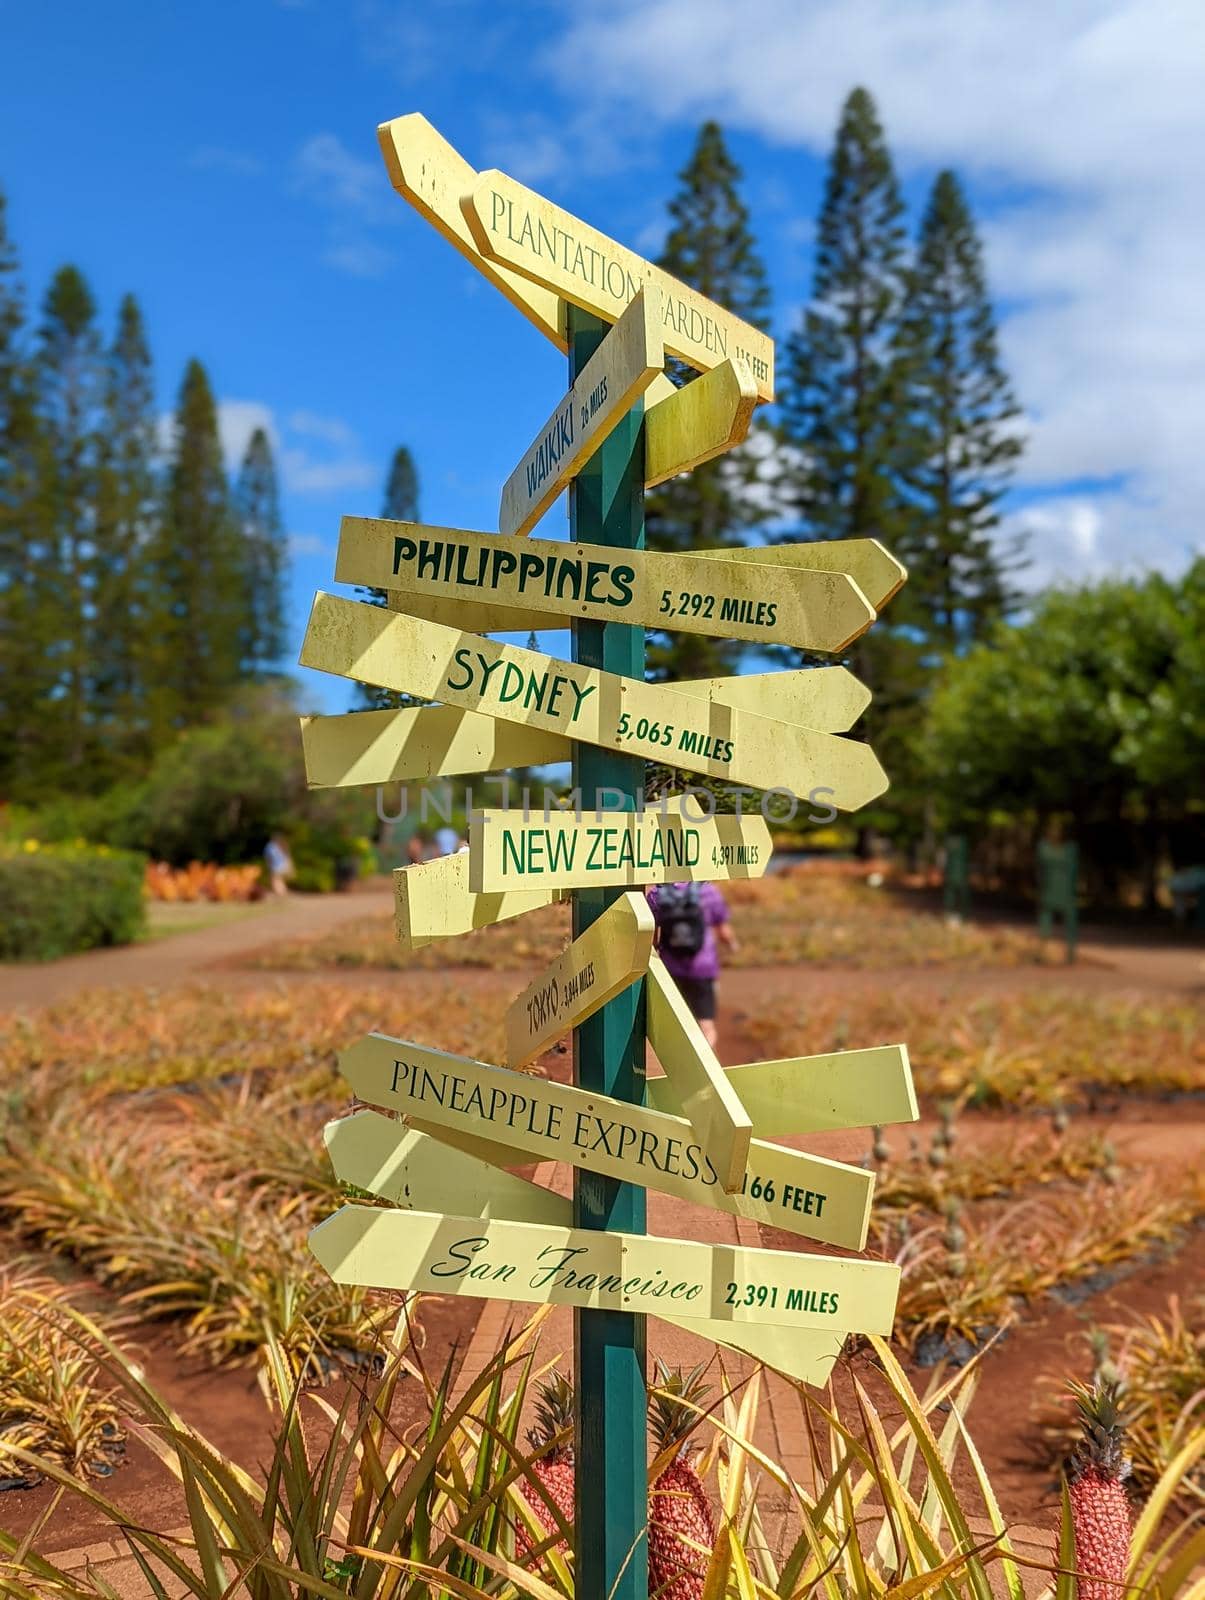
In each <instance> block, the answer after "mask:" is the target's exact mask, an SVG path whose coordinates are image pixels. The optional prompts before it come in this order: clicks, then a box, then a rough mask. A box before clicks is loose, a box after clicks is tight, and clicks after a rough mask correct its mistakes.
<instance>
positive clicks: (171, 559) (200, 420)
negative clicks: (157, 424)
mask: <svg viewBox="0 0 1205 1600" xmlns="http://www.w3.org/2000/svg"><path fill="white" fill-rule="evenodd" d="M241 554H242V552H241V541H240V539H239V536H238V530H237V526H236V524H235V519H234V516H233V512H232V508H231V505H230V494H229V489H228V486H227V483H226V474H225V471H224V470H223V464H222V446H221V441H220V438H219V435H218V413H217V406H216V404H215V403H214V398H213V390H212V389H211V388H210V384H209V378H208V375H207V374H206V371H205V368H204V367H203V366H202V365H201V363H200V362H199V361H197V360H192V361H190V362H189V363H188V366H187V368H186V369H185V373H184V380H183V382H182V383H181V385H180V398H179V402H178V404H177V407H176V420H175V438H174V441H173V445H172V454H171V461H170V464H169V467H168V474H167V489H166V494H165V498H164V515H163V518H162V523H161V526H160V529H159V533H158V537H157V540H156V559H155V563H154V566H155V580H156V602H157V609H158V611H159V618H158V626H157V633H158V644H159V649H158V670H157V672H156V675H155V696H154V727H155V734H156V741H157V742H162V741H165V740H167V739H169V738H170V737H171V735H172V733H173V732H175V731H177V730H178V729H180V728H182V727H189V726H191V725H193V724H196V723H200V722H204V721H205V720H206V719H207V718H208V717H210V716H211V715H212V714H213V712H214V711H216V710H217V709H218V707H219V706H220V705H221V704H222V703H223V702H224V701H225V700H226V699H227V698H228V697H229V695H230V694H231V692H232V691H233V689H234V688H235V686H236V685H237V683H238V680H239V672H240V666H241V656H242V646H243V642H244V640H245V639H246V636H247V620H246V619H247V610H248V597H247V594H246V588H245V583H244V571H243V563H242V560H241Z"/></svg>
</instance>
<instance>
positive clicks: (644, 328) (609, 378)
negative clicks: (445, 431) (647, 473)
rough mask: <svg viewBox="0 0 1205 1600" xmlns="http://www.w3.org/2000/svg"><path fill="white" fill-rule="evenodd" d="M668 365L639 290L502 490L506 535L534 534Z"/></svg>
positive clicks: (650, 306) (650, 308) (649, 305)
mask: <svg viewBox="0 0 1205 1600" xmlns="http://www.w3.org/2000/svg"><path fill="white" fill-rule="evenodd" d="M664 365H665V351H664V349H663V348H662V345H661V333H660V327H659V321H658V318H657V315H656V311H655V309H654V303H653V297H652V295H651V293H645V292H644V291H643V290H642V291H641V292H640V293H639V294H638V295H637V296H636V298H635V299H634V300H633V301H632V303H631V305H630V306H628V308H627V310H626V311H625V312H624V314H623V316H622V317H620V319H619V321H618V322H617V323H616V324H615V326H614V327H613V328H612V329H611V331H610V333H609V334H608V335H607V337H606V338H605V339H604V340H603V342H602V343H601V344H600V345H599V347H598V349H597V350H596V351H595V352H594V354H593V355H592V356H591V357H590V359H589V361H587V363H586V365H585V366H584V367H583V368H582V370H581V373H580V374H579V375H578V377H577V379H576V380H575V381H574V384H573V386H572V388H571V389H570V390H569V393H568V394H567V395H566V396H565V398H564V399H563V400H562V401H560V403H559V404H558V405H557V407H556V409H555V411H553V413H552V415H551V416H550V417H549V419H548V421H547V422H546V423H545V424H544V426H543V427H542V428H541V429H540V431H539V433H537V434H536V437H535V439H534V440H533V441H532V443H531V445H530V446H529V447H528V449H527V451H526V452H525V453H524V455H523V457H522V458H521V460H520V462H519V465H518V466H517V467H516V468H515V470H514V471H513V472H512V473H511V475H510V477H509V478H508V479H507V480H506V482H505V484H504V485H503V487H502V503H501V506H500V507H499V510H498V527H499V529H500V531H501V532H502V533H503V534H520V533H530V532H531V530H532V529H533V528H534V527H535V525H536V523H537V522H539V520H540V518H541V517H542V516H543V515H544V513H545V512H546V511H547V510H548V508H549V506H551V505H552V503H553V501H554V500H555V499H556V498H557V496H558V495H559V494H560V493H561V491H562V490H563V489H566V488H568V486H569V484H570V483H571V482H572V480H573V479H574V478H576V477H577V475H578V473H579V472H580V471H581V470H582V468H583V467H584V466H585V464H586V462H587V461H588V460H589V459H590V457H591V456H592V455H593V454H594V452H595V451H596V450H597V449H598V447H599V445H600V444H601V443H602V442H603V440H604V439H605V438H606V437H607V435H608V434H609V433H610V432H611V430H612V429H613V428H614V427H615V426H616V425H617V424H618V423H619V422H621V421H622V420H623V418H624V417H626V416H627V414H628V412H629V411H630V410H631V409H632V407H633V406H634V405H635V404H636V402H637V400H639V399H640V397H641V395H643V394H644V392H645V390H646V389H647V388H648V386H649V385H650V384H651V383H652V381H653V379H654V378H658V377H660V376H661V369H662V367H663V366H664Z"/></svg>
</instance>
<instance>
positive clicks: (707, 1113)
mask: <svg viewBox="0 0 1205 1600" xmlns="http://www.w3.org/2000/svg"><path fill="white" fill-rule="evenodd" d="M645 1005H646V1007H647V1027H648V1038H649V1043H650V1044H651V1045H652V1047H653V1050H654V1051H655V1052H656V1056H657V1060H658V1061H659V1062H660V1063H661V1066H662V1068H663V1070H664V1072H665V1075H666V1077H667V1078H668V1079H669V1081H670V1082H671V1083H672V1084H673V1086H674V1090H675V1092H676V1093H677V1096H678V1100H679V1104H680V1106H681V1113H682V1115H683V1116H684V1117H686V1119H687V1121H688V1122H689V1123H690V1125H691V1127H692V1128H693V1129H694V1133H695V1137H696V1139H698V1141H699V1144H700V1145H701V1146H702V1148H703V1151H704V1153H705V1154H706V1156H707V1158H708V1160H709V1161H710V1162H711V1164H712V1166H713V1167H714V1168H715V1169H716V1171H717V1172H718V1173H719V1175H720V1186H721V1188H723V1189H724V1190H725V1191H726V1193H728V1194H733V1193H735V1192H737V1191H738V1190H739V1189H740V1188H741V1186H742V1184H743V1183H744V1182H745V1169H746V1167H747V1166H748V1163H749V1148H750V1144H751V1142H752V1138H753V1119H752V1118H751V1117H750V1115H749V1113H748V1111H747V1110H746V1109H745V1107H744V1106H743V1105H742V1104H741V1100H740V1096H739V1095H738V1094H737V1091H736V1089H735V1088H734V1087H733V1085H732V1082H731V1080H730V1079H729V1078H728V1076H727V1075H726V1074H725V1072H724V1069H723V1067H721V1066H720V1063H719V1062H718V1061H717V1060H716V1057H715V1051H714V1050H713V1049H712V1048H711V1046H710V1045H709V1044H708V1043H707V1040H706V1039H705V1038H704V1037H703V1032H702V1029H701V1028H700V1027H699V1024H698V1023H697V1022H696V1021H695V1019H694V1017H693V1016H692V1014H691V1010H690V1007H689V1006H688V1005H687V1004H686V1001H685V1000H683V998H682V995H681V993H680V991H679V989H678V986H677V984H676V983H675V982H674V980H673V979H672V978H671V977H670V975H669V973H668V972H667V971H666V968H665V963H664V962H663V961H662V960H661V958H660V957H659V956H654V957H653V959H652V961H651V962H650V963H649V976H648V984H647V985H646V988H645Z"/></svg>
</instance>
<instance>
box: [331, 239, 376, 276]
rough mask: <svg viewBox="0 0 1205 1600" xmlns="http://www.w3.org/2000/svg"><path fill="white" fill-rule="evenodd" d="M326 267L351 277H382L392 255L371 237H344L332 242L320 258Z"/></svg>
mask: <svg viewBox="0 0 1205 1600" xmlns="http://www.w3.org/2000/svg"><path fill="white" fill-rule="evenodd" d="M322 259H323V260H324V261H325V262H326V264H327V266H328V267H335V268H337V269H338V271H340V272H346V273H348V274H349V276H351V277H353V278H383V277H384V276H385V273H386V271H387V270H388V268H389V264H390V262H391V261H392V260H393V256H392V255H391V254H390V252H389V251H388V250H386V249H385V248H384V247H383V246H381V245H379V244H373V242H372V240H371V239H345V240H344V241H343V242H342V243H341V244H333V245H331V247H330V249H329V250H328V251H327V252H326V254H325V255H324V256H323V258H322Z"/></svg>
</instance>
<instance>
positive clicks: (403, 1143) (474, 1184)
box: [325, 1111, 845, 1384]
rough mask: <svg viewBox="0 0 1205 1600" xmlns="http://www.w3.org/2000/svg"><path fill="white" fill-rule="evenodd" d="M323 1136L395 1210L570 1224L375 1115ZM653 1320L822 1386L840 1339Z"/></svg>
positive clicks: (539, 1191) (533, 1196)
mask: <svg viewBox="0 0 1205 1600" xmlns="http://www.w3.org/2000/svg"><path fill="white" fill-rule="evenodd" d="M325 1138H326V1147H327V1149H328V1151H329V1152H330V1157H331V1163H332V1165H333V1167H334V1169H335V1176H336V1177H337V1178H339V1179H340V1181H341V1182H343V1183H347V1184H353V1185H354V1186H355V1187H356V1188H357V1189H365V1190H367V1191H368V1193H369V1194H375V1195H378V1196H380V1198H381V1199H382V1200H390V1201H392V1202H393V1204H394V1205H397V1206H400V1207H401V1208H402V1209H403V1210H407V1211H426V1212H441V1213H448V1212H452V1213H453V1214H455V1215H460V1216H467V1217H473V1218H480V1217H500V1218H504V1219H506V1220H507V1221H509V1222H537V1223H543V1224H544V1225H545V1226H547V1227H553V1228H568V1227H571V1226H572V1224H573V1202H572V1201H571V1200H570V1198H569V1196H568V1195H560V1194H554V1193H553V1192H552V1190H551V1189H543V1188H541V1187H540V1185H539V1184H535V1183H530V1182H528V1180H527V1179H526V1178H518V1177H515V1176H514V1174H513V1173H509V1172H504V1171H500V1170H499V1169H498V1168H497V1167H492V1166H489V1165H487V1164H486V1163H484V1162H482V1161H478V1160H477V1159H476V1158H475V1157H472V1156H468V1155H465V1154H463V1153H462V1152H461V1151H459V1150H455V1149H452V1148H451V1147H450V1146H448V1145H446V1144H443V1143H441V1142H440V1141H439V1140H438V1139H435V1138H432V1137H431V1136H430V1135H428V1134H424V1133H419V1132H417V1131H416V1130H415V1129H412V1128H409V1129H408V1128H405V1127H403V1126H402V1124H401V1123H398V1122H394V1121H393V1120H392V1119H391V1118H389V1117H383V1116H381V1115H380V1113H379V1112H376V1111H357V1112H355V1113H354V1114H353V1115H352V1116H350V1117H343V1118H342V1119H341V1120H340V1121H338V1122H328V1123H327V1125H326V1129H325ZM658 1316H659V1317H660V1318H661V1320H662V1321H663V1322H667V1323H669V1324H670V1326H671V1327H675V1328H684V1329H686V1330H687V1331H689V1332H691V1333H693V1334H695V1335H696V1336H697V1337H698V1338H701V1339H711V1340H714V1341H715V1342H716V1343H718V1344H724V1345H727V1346H728V1347H729V1348H730V1349H734V1350H739V1351H741V1352H742V1354H744V1355H749V1356H752V1357H753V1359H754V1360H755V1361H764V1362H765V1363H766V1364H767V1365H768V1366H771V1367H775V1368H776V1369H777V1370H778V1371H779V1372H785V1373H787V1374H788V1375H789V1376H790V1377H793V1378H797V1379H799V1380H800V1381H801V1382H803V1383H812V1384H821V1383H824V1382H825V1380H826V1379H827V1378H828V1375H829V1373H830V1371H831V1370H832V1366H833V1363H834V1361H835V1360H836V1358H837V1355H838V1353H839V1352H840V1349H841V1346H842V1343H843V1341H844V1337H845V1336H844V1333H820V1332H817V1331H815V1330H811V1329H803V1328H794V1329H790V1330H787V1329H784V1328H756V1327H745V1326H739V1327H738V1326H735V1325H734V1324H732V1323H727V1322H714V1321H707V1320H703V1319H700V1318H696V1319H694V1320H692V1321H689V1322H688V1321H686V1320H685V1319H683V1318H680V1317H672V1316H669V1315H668V1314H667V1313H665V1312H658Z"/></svg>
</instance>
